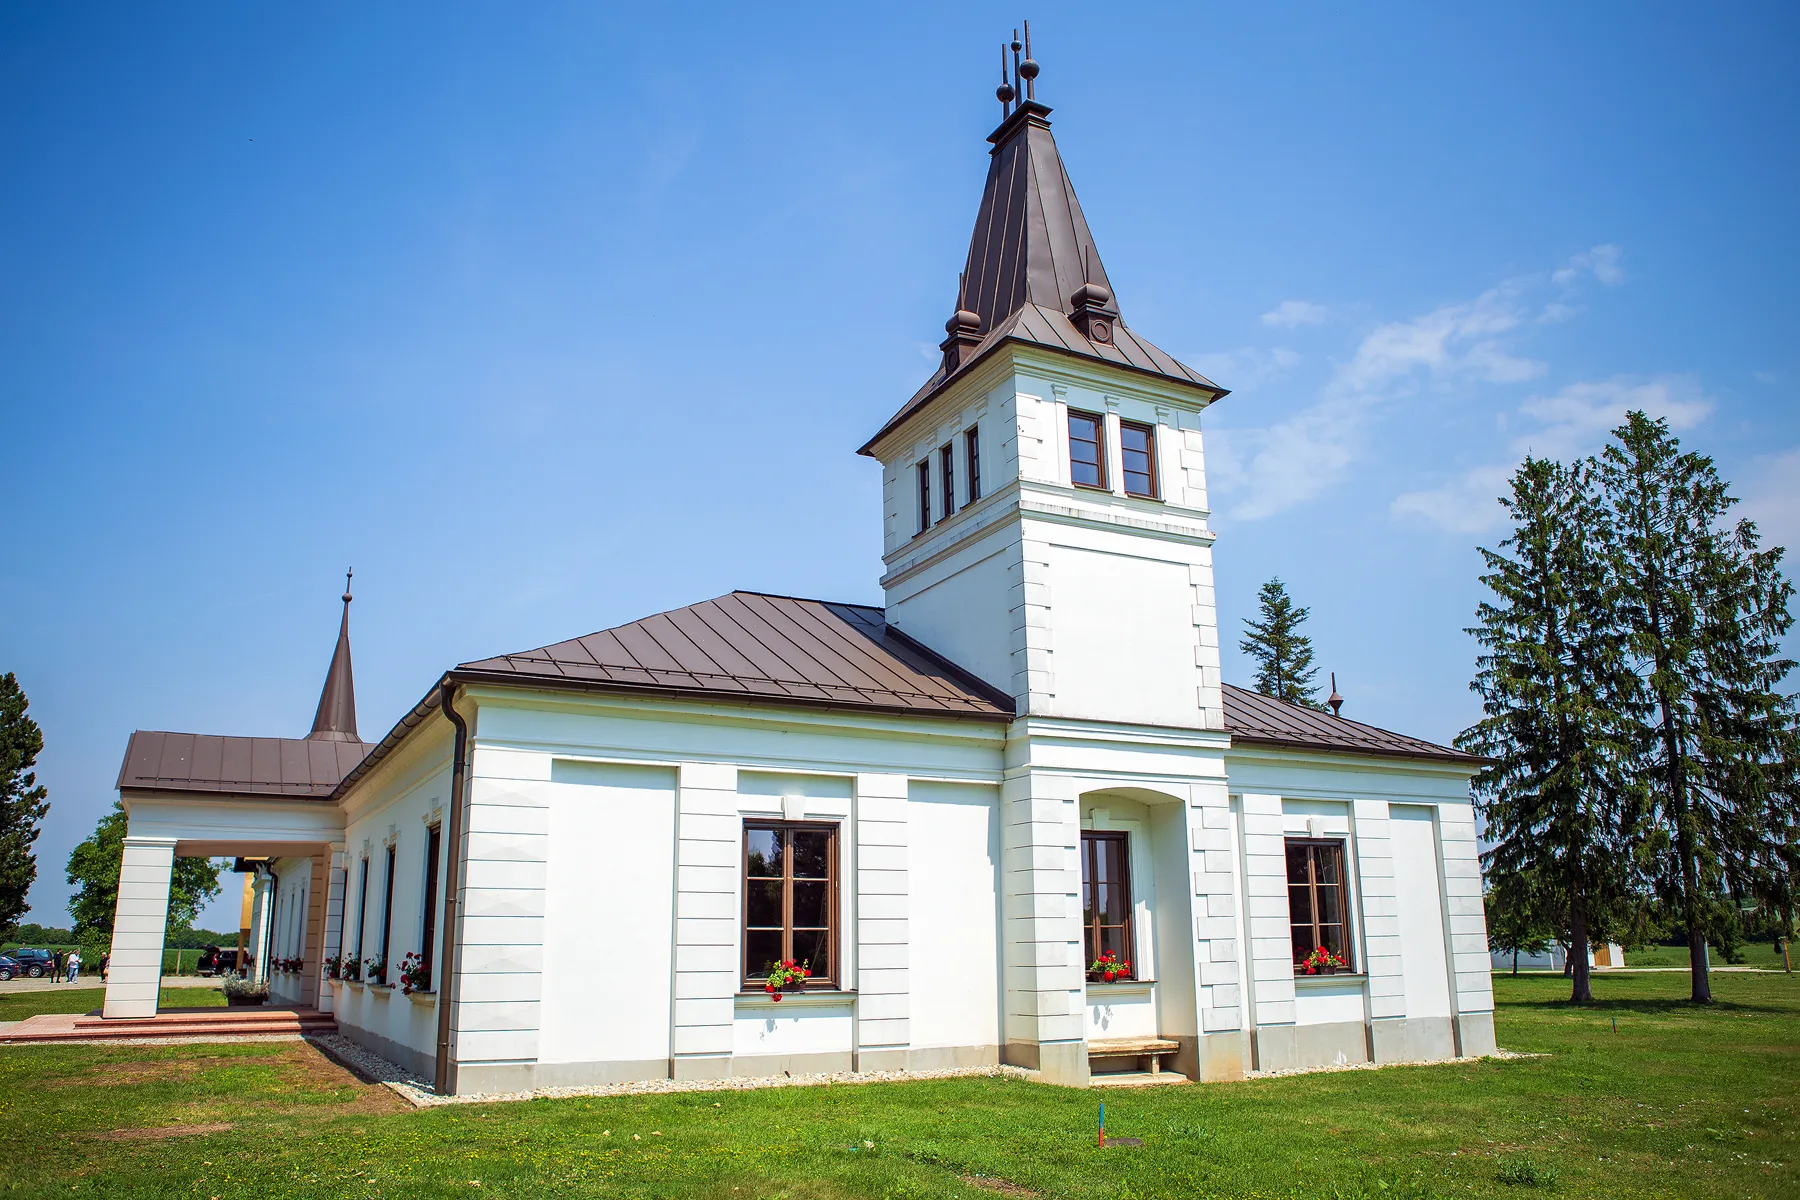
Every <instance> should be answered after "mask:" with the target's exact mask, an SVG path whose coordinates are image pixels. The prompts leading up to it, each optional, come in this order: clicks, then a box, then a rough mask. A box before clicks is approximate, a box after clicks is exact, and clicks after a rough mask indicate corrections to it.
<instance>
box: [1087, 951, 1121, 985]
mask: <svg viewBox="0 0 1800 1200" xmlns="http://www.w3.org/2000/svg"><path fill="white" fill-rule="evenodd" d="M1130 978H1131V961H1130V960H1129V959H1127V960H1126V961H1124V962H1120V961H1119V956H1118V955H1117V954H1114V953H1113V952H1112V951H1111V950H1108V951H1106V952H1104V953H1103V954H1101V955H1100V957H1099V958H1096V959H1095V960H1094V961H1093V962H1091V963H1089V964H1088V979H1089V981H1091V982H1098V983H1114V982H1116V981H1118V980H1122V979H1130Z"/></svg>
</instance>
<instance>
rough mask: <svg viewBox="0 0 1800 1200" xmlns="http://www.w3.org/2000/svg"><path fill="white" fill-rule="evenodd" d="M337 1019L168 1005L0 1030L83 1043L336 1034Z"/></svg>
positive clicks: (302, 1012)
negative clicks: (141, 1013)
mask: <svg viewBox="0 0 1800 1200" xmlns="http://www.w3.org/2000/svg"><path fill="white" fill-rule="evenodd" d="M336 1032H337V1021H336V1020H335V1019H333V1017H332V1015H331V1014H330V1013H326V1012H320V1011H319V1010H318V1009H316V1008H252V1007H241V1008H165V1009H163V1010H162V1011H161V1012H159V1013H157V1014H156V1015H155V1016H154V1017H113V1018H112V1019H110V1020H109V1019H107V1018H105V1017H102V1016H101V1015H100V1013H99V1010H95V1011H94V1012H91V1013H39V1014H38V1015H37V1016H35V1017H27V1018H25V1019H24V1020H23V1021H20V1022H19V1023H18V1024H17V1025H14V1026H13V1027H12V1028H11V1029H7V1030H4V1031H0V1044H5V1043H9V1042H85V1041H111V1040H115V1039H118V1038H166V1037H179V1038H216V1039H218V1040H219V1041H231V1040H233V1039H236V1038H241V1037H270V1036H287V1037H293V1036H296V1035H299V1034H320V1033H336Z"/></svg>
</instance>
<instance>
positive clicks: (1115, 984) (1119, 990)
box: [1087, 979, 1156, 999]
mask: <svg viewBox="0 0 1800 1200" xmlns="http://www.w3.org/2000/svg"><path fill="white" fill-rule="evenodd" d="M1155 986H1156V980H1154V979H1115V980H1113V981H1112V982H1111V983H1107V982H1106V981H1105V980H1089V981H1088V983H1087V994H1088V998H1089V999H1094V998H1096V997H1106V998H1108V999H1111V998H1112V997H1115V996H1148V995H1149V994H1150V989H1151V988H1153V987H1155Z"/></svg>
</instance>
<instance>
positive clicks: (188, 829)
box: [104, 735, 344, 1017]
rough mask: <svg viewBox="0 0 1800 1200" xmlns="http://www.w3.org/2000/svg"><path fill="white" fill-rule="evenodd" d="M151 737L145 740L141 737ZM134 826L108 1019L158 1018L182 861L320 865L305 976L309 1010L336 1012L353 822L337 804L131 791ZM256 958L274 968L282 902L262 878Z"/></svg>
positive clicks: (122, 881)
mask: <svg viewBox="0 0 1800 1200" xmlns="http://www.w3.org/2000/svg"><path fill="white" fill-rule="evenodd" d="M140 736H141V735H140ZM121 796H122V798H123V799H124V801H125V808H126V812H127V814H128V819H129V823H128V825H127V832H126V836H125V850H124V859H123V861H122V862H121V864H120V868H119V903H118V909H117V912H116V915H115V917H114V919H113V940H112V955H111V959H110V962H109V967H108V973H107V982H106V1007H105V1009H104V1015H105V1016H107V1017H148V1016H154V1015H155V1014H156V1007H157V1005H156V1002H157V993H158V989H159V986H160V983H161V979H162V961H163V934H164V930H165V929H166V927H167V924H168V918H169V887H170V883H171V881H172V879H173V877H174V871H175V860H176V859H177V858H217V857H236V858H258V859H267V860H270V861H275V860H281V859H288V860H293V859H299V860H303V861H305V862H307V863H309V864H310V874H311V879H310V883H309V885H308V886H307V887H306V889H305V894H306V897H307V903H306V911H305V913H304V915H303V918H302V920H303V930H304V934H303V940H302V944H303V946H304V951H303V953H302V955H301V957H303V958H304V960H305V968H304V970H303V971H302V972H301V975H300V989H301V992H300V995H299V996H298V997H297V999H298V1001H299V1003H300V1004H302V1005H304V1006H308V1007H313V1006H316V1007H320V1008H322V1009H329V1008H330V993H329V990H327V991H326V992H325V993H324V994H323V995H321V993H320V988H319V980H320V977H321V966H322V964H323V962H324V960H325V959H326V958H327V957H330V956H333V955H335V954H336V953H337V943H338V938H339V931H340V929H341V926H342V921H343V908H344V819H343V814H342V812H341V811H340V810H339V809H338V807H337V806H336V805H335V804H332V803H330V802H329V801H327V802H324V803H321V802H320V801H318V800H291V799H284V798H274V797H269V796H261V795H251V796H241V795H240V796H233V795H217V794H188V795H182V794H178V793H170V792H159V793H151V792H138V791H133V790H130V789H124V788H122V789H121ZM257 887H258V889H259V893H260V894H259V896H258V904H257V911H256V916H255V918H254V922H253V930H255V931H256V932H255V934H254V935H253V941H252V945H251V949H252V952H253V953H254V955H255V958H256V962H257V965H258V969H261V968H263V967H265V966H266V964H267V960H268V954H269V943H268V937H267V934H266V932H265V931H266V930H267V927H268V924H269V907H270V905H271V903H272V902H273V896H272V895H271V894H270V893H269V890H268V877H267V876H266V875H264V876H259V878H258V881H257Z"/></svg>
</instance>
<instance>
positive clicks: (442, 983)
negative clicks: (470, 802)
mask: <svg viewBox="0 0 1800 1200" xmlns="http://www.w3.org/2000/svg"><path fill="white" fill-rule="evenodd" d="M455 693H456V685H455V684H453V683H451V681H450V677H449V676H448V675H446V676H445V677H444V678H443V680H442V681H441V682H440V683H439V684H438V706H439V707H440V708H442V709H443V712H444V717H445V719H447V720H448V721H449V722H450V724H451V725H452V726H454V727H455V728H456V746H455V749H454V750H452V751H451V758H450V828H449V830H448V831H447V833H446V837H445V840H446V841H447V842H448V843H449V851H450V852H449V854H448V855H446V856H445V863H444V933H443V942H444V949H443V953H442V956H441V957H440V959H439V961H438V965H437V973H438V1021H437V1059H436V1064H435V1066H436V1069H435V1071H434V1072H433V1076H432V1087H433V1088H434V1089H435V1090H436V1091H437V1094H438V1095H440V1096H448V1095H451V1094H452V1093H454V1092H455V1090H456V1065H455V1064H454V1063H452V1062H451V1061H450V1011H451V1009H452V1007H453V1006H454V1005H455V1003H456V990H457V988H458V986H459V984H460V979H459V977H458V973H457V970H456V945H457V942H458V941H459V940H460V939H459V938H458V936H457V935H458V933H459V932H460V931H461V927H462V922H461V919H460V918H461V914H462V906H461V905H459V904H458V903H457V902H456V894H457V891H458V889H459V888H460V887H461V885H462V857H463V851H462V832H463V804H464V801H465V793H466V792H467V790H468V756H469V726H468V723H467V722H465V721H464V720H463V719H462V717H461V716H460V715H459V714H458V713H457V711H456V705H455V701H454V697H455Z"/></svg>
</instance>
